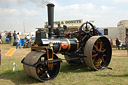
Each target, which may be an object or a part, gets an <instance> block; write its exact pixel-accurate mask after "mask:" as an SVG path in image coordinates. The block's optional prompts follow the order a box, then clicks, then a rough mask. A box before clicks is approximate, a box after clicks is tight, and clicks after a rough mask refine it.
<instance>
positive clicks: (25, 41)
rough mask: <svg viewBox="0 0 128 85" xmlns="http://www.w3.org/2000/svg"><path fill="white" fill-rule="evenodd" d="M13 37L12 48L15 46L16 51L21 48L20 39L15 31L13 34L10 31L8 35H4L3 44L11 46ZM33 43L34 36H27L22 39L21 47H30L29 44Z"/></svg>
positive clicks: (1, 41) (0, 39) (0, 36)
mask: <svg viewBox="0 0 128 85" xmlns="http://www.w3.org/2000/svg"><path fill="white" fill-rule="evenodd" d="M13 37H14V42H13V46H16V49H18V48H19V49H22V48H21V39H20V36H19V32H17V33H16V31H14V33H13V32H12V31H10V32H9V33H6V38H5V42H7V43H9V44H11V43H12V38H13ZM34 41H35V36H34V35H32V36H31V37H30V36H29V35H27V36H25V38H24V39H23V46H24V47H27V45H28V44H29V45H31V43H33V42H34ZM1 43H3V39H2V32H0V44H1ZM29 47H30V46H29Z"/></svg>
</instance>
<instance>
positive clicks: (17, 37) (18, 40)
mask: <svg viewBox="0 0 128 85" xmlns="http://www.w3.org/2000/svg"><path fill="white" fill-rule="evenodd" d="M18 47H19V48H20V49H21V44H20V36H19V33H17V35H16V49H18Z"/></svg>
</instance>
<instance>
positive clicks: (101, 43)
mask: <svg viewBox="0 0 128 85" xmlns="http://www.w3.org/2000/svg"><path fill="white" fill-rule="evenodd" d="M102 43H103V42H100V50H101V49H102V47H103V45H102Z"/></svg>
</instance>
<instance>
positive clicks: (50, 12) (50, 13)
mask: <svg viewBox="0 0 128 85" xmlns="http://www.w3.org/2000/svg"><path fill="white" fill-rule="evenodd" d="M54 6H55V5H54V4H52V3H49V4H47V7H48V28H49V33H48V37H49V38H54V32H53V29H54V23H53V22H54Z"/></svg>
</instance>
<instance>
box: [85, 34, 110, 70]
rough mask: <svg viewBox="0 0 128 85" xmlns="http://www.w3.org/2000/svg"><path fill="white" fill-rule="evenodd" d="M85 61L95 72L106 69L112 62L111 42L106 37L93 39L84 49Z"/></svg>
mask: <svg viewBox="0 0 128 85" xmlns="http://www.w3.org/2000/svg"><path fill="white" fill-rule="evenodd" d="M84 55H85V56H87V57H86V58H84V61H85V63H86V65H87V66H88V67H90V68H91V69H93V70H102V69H105V68H106V67H107V66H108V65H109V63H110V60H111V55H112V48H111V45H110V42H109V40H108V39H107V38H106V37H104V36H93V37H91V38H90V39H89V40H88V41H87V43H86V45H85V49H84Z"/></svg>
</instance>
